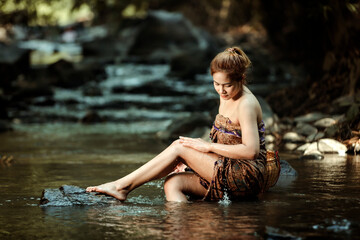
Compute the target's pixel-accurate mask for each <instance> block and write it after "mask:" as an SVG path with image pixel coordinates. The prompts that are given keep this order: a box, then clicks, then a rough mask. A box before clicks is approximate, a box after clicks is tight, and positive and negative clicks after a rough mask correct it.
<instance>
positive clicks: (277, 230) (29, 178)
mask: <svg viewBox="0 0 360 240" xmlns="http://www.w3.org/2000/svg"><path fill="white" fill-rule="evenodd" d="M76 126H77V127H74V126H68V127H66V126H64V131H62V132H58V130H56V129H54V130H51V127H49V126H46V125H45V126H43V130H44V131H41V125H39V126H38V129H37V130H36V131H35V130H34V129H33V128H26V125H23V126H22V128H21V130H18V131H16V132H12V133H6V134H1V135H0V154H6V155H13V156H14V163H13V164H12V165H9V166H2V167H0V186H1V194H0V238H1V239H35V238H36V239H113V238H117V239H274V238H275V239H276V237H279V236H282V237H288V238H289V239H310V238H325V239H326V238H332V239H334V238H335V239H357V238H359V237H358V236H360V230H359V226H360V219H359V216H360V199H359V196H360V174H359V173H360V157H359V156H345V157H342V156H334V155H327V156H325V158H324V159H323V160H316V161H315V160H306V161H303V160H299V159H298V157H297V156H292V155H286V154H285V153H283V154H281V156H282V158H283V159H285V160H288V162H289V163H290V164H291V165H292V166H293V167H294V168H295V169H296V170H297V171H298V177H297V178H296V179H294V178H285V177H284V178H281V179H280V180H279V183H278V184H277V186H276V187H274V188H273V189H271V191H270V192H268V193H266V194H264V195H263V196H261V197H260V198H259V200H256V201H250V202H226V203H224V202H220V203H217V202H215V203H207V202H192V203H187V204H184V203H170V202H166V201H165V197H164V193H163V188H162V185H163V180H159V181H155V182H151V183H147V184H145V185H144V186H142V187H140V188H139V189H137V190H135V191H133V192H132V193H131V194H130V195H129V198H128V201H127V202H125V203H120V202H119V203H116V204H113V205H110V206H101V207H62V208H56V207H48V208H41V207H39V206H38V202H39V198H40V196H41V192H42V189H44V188H57V187H59V186H60V185H64V184H69V185H77V186H81V187H85V186H88V185H93V184H98V183H102V182H105V181H110V180H113V179H116V178H118V177H120V176H123V175H125V174H127V173H129V172H130V171H132V170H134V169H135V168H137V167H138V166H140V165H141V164H142V163H143V162H145V161H147V160H148V159H150V158H151V157H153V156H154V155H155V154H156V153H157V152H159V151H160V150H161V149H162V148H163V147H164V146H163V145H161V144H159V143H158V142H156V141H154V138H153V137H152V136H142V137H141V138H140V137H139V136H137V135H128V134H127V135H124V134H121V133H116V132H115V133H112V132H111V131H108V132H107V131H104V132H101V131H98V132H97V131H95V130H87V126H83V127H81V126H79V125H76ZM32 127H33V126H32ZM59 127H60V126H59ZM69 129H73V130H69ZM75 129H76V130H75Z"/></svg>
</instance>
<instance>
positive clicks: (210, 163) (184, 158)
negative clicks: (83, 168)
mask: <svg viewBox="0 0 360 240" xmlns="http://www.w3.org/2000/svg"><path fill="white" fill-rule="evenodd" d="M216 160H217V155H216V154H213V153H203V152H198V151H196V150H194V149H192V148H188V147H184V146H183V145H182V144H181V143H180V142H179V140H176V141H175V142H173V143H172V144H171V145H170V146H169V147H168V148H166V149H165V150H164V151H163V152H161V153H160V154H159V155H157V156H156V157H155V158H153V159H152V160H150V161H149V162H147V163H145V164H144V165H143V166H141V167H140V168H138V169H136V170H135V171H133V172H132V173H130V174H128V175H126V176H125V177H123V178H120V179H118V180H116V181H114V182H110V183H106V184H103V185H100V186H96V187H88V188H87V189H86V191H88V192H101V193H105V194H108V195H111V196H113V197H115V198H117V199H119V200H122V201H123V200H125V199H126V197H127V194H128V193H129V192H130V191H132V190H134V189H135V188H137V187H139V186H141V185H142V184H144V183H146V182H149V181H151V180H155V179H159V178H162V177H165V176H167V175H168V174H169V173H171V172H172V171H173V169H174V168H175V167H176V165H177V164H178V163H179V162H180V161H181V162H183V163H184V164H186V165H187V166H189V167H190V168H192V169H193V170H194V171H195V172H197V173H198V174H199V175H200V176H201V177H203V178H204V179H206V180H208V181H211V178H212V175H213V171H214V170H213V168H214V162H215V161H216Z"/></svg>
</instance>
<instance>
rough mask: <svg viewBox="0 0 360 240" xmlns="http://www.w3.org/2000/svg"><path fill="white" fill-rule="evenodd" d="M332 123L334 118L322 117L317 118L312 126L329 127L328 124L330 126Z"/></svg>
mask: <svg viewBox="0 0 360 240" xmlns="http://www.w3.org/2000/svg"><path fill="white" fill-rule="evenodd" d="M334 124H336V120H335V119H333V118H322V119H319V120H317V121H316V122H315V123H314V126H315V127H318V128H327V127H330V126H332V125H334Z"/></svg>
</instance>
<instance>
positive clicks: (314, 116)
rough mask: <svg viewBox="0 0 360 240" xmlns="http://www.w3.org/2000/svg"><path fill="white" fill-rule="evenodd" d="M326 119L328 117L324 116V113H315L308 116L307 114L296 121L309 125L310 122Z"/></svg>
mask: <svg viewBox="0 0 360 240" xmlns="http://www.w3.org/2000/svg"><path fill="white" fill-rule="evenodd" d="M324 117H326V115H325V114H323V113H320V112H313V113H308V114H305V115H302V116H299V117H296V118H295V119H294V121H295V122H306V123H309V122H314V121H317V120H319V119H322V118H324Z"/></svg>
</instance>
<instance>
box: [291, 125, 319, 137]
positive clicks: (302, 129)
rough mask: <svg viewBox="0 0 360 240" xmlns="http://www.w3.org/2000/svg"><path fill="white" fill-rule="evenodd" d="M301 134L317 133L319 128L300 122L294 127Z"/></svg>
mask: <svg viewBox="0 0 360 240" xmlns="http://www.w3.org/2000/svg"><path fill="white" fill-rule="evenodd" d="M294 131H295V132H297V133H298V134H300V135H304V136H310V135H312V134H317V133H318V130H317V128H316V127H313V126H311V125H310V124H307V123H298V124H297V125H296V127H295V129H294Z"/></svg>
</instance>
